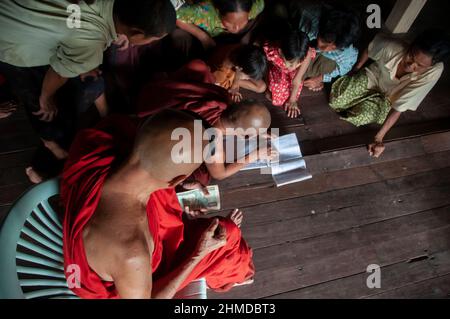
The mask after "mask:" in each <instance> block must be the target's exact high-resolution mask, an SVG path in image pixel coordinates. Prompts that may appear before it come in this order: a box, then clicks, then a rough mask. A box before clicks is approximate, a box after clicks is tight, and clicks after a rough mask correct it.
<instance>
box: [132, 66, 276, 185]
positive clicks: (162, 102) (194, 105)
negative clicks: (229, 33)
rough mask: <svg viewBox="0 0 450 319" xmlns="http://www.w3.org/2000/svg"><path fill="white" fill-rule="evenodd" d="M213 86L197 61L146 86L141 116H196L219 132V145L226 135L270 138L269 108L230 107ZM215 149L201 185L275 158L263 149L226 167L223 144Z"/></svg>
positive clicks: (253, 104)
mask: <svg viewBox="0 0 450 319" xmlns="http://www.w3.org/2000/svg"><path fill="white" fill-rule="evenodd" d="M214 83H215V79H214V75H213V74H212V73H211V71H210V69H209V67H208V66H207V65H206V64H205V63H204V62H202V61H199V60H194V61H192V62H190V63H189V64H187V65H186V66H185V67H183V68H182V69H181V70H179V71H177V72H176V73H175V74H173V75H171V77H170V78H169V79H165V80H159V81H154V82H150V83H148V84H147V85H145V86H144V87H143V90H142V93H141V94H140V96H139V98H138V115H139V117H141V118H145V117H146V116H149V115H151V114H154V113H155V112H157V111H159V110H161V109H165V108H172V109H178V110H185V111H188V112H191V113H195V114H197V116H198V117H199V118H201V119H202V120H204V121H205V122H206V125H207V126H208V125H209V126H211V127H213V128H214V129H216V133H215V134H214V135H215V136H216V141H222V140H223V138H224V136H226V135H235V136H239V137H244V136H243V135H245V136H247V137H248V136H249V135H250V136H252V137H255V136H256V135H259V134H262V135H265V136H267V137H268V138H269V135H268V134H266V132H267V130H268V128H269V127H270V124H271V115H270V112H269V110H268V109H267V107H266V106H265V105H264V104H263V103H262V102H259V101H256V100H243V101H241V102H238V103H232V104H231V105H230V99H229V95H228V92H227V91H226V90H225V89H223V88H222V87H219V86H217V85H215V84H214ZM252 132H253V133H252ZM215 145H216V147H215V148H214V149H213V151H214V152H213V154H212V157H211V160H209V161H208V163H206V166H202V167H201V168H200V169H199V170H197V171H196V172H195V174H194V177H195V179H196V181H198V182H200V184H203V185H206V184H208V183H209V181H210V178H211V177H212V178H214V179H217V180H222V179H224V178H227V177H230V176H232V175H234V174H236V173H237V172H238V171H239V170H241V169H242V168H243V167H244V166H245V165H247V164H248V163H251V162H254V161H256V160H258V159H271V158H273V157H275V156H276V152H275V151H274V150H272V149H271V148H270V147H265V146H264V145H263V146H262V147H261V148H259V149H257V150H255V151H254V152H253V153H251V154H249V155H248V156H247V157H246V158H245V161H239V162H234V163H226V161H225V154H224V150H223V143H216V144H215Z"/></svg>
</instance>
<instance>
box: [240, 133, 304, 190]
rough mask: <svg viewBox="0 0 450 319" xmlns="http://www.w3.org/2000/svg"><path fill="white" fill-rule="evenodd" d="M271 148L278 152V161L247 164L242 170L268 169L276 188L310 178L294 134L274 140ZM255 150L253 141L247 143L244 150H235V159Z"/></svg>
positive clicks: (255, 146)
mask: <svg viewBox="0 0 450 319" xmlns="http://www.w3.org/2000/svg"><path fill="white" fill-rule="evenodd" d="M271 146H272V147H273V148H275V149H276V150H277V151H278V154H279V155H278V159H276V160H273V161H271V162H268V161H256V162H253V163H250V164H248V165H247V166H246V167H245V168H243V169H242V170H253V169H263V170H264V169H270V173H271V174H272V177H273V179H274V181H275V184H276V185H277V187H280V186H284V185H288V184H292V183H297V182H301V181H304V180H306V179H310V178H312V175H311V174H309V172H308V170H307V169H306V162H305V160H304V159H303V155H302V152H301V150H300V145H299V143H298V140H297V136H296V135H295V134H294V133H293V134H288V135H283V136H280V137H278V138H276V139H274V140H273V141H272V142H271ZM256 148H257V143H256V142H255V141H254V140H249V141H247V142H246V143H245V149H240V150H237V152H238V157H237V158H242V157H244V156H245V155H246V154H249V153H250V152H252V151H254V150H255V149H256Z"/></svg>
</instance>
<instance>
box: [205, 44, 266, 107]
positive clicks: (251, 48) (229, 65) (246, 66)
mask: <svg viewBox="0 0 450 319" xmlns="http://www.w3.org/2000/svg"><path fill="white" fill-rule="evenodd" d="M209 64H210V66H211V69H212V71H213V75H214V77H215V83H216V85H219V86H221V87H223V88H224V89H226V90H228V92H229V93H230V95H231V98H232V100H233V101H234V102H239V101H241V100H242V94H241V93H240V92H239V89H240V88H241V87H242V88H244V89H247V90H250V91H254V92H257V93H263V92H265V91H266V84H265V82H264V80H263V78H264V77H265V75H266V71H267V59H266V56H265V54H264V51H263V50H262V49H261V48H259V47H257V46H255V45H242V46H240V45H237V46H236V45H232V46H226V47H222V48H221V49H220V50H218V52H217V54H214V55H213V57H212V58H211V59H210V61H209Z"/></svg>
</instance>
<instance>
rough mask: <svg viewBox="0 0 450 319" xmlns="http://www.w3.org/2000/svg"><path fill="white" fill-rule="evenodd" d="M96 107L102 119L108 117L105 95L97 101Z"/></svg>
mask: <svg viewBox="0 0 450 319" xmlns="http://www.w3.org/2000/svg"><path fill="white" fill-rule="evenodd" d="M95 107H96V108H97V111H98V113H99V114H100V117H105V116H106V115H108V111H109V109H108V104H107V103H106V97H105V94H104V93H103V94H102V95H100V96H99V97H98V98H97V99H96V100H95Z"/></svg>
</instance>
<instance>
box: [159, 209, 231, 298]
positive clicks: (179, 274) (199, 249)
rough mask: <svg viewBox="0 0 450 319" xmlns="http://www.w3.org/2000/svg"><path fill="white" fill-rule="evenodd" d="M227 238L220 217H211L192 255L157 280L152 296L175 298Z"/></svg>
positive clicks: (223, 244)
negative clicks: (194, 272) (220, 224)
mask: <svg viewBox="0 0 450 319" xmlns="http://www.w3.org/2000/svg"><path fill="white" fill-rule="evenodd" d="M226 238H227V234H226V230H225V228H223V227H220V226H219V219H218V218H213V219H211V222H210V224H209V226H208V228H206V229H205V231H204V232H203V234H202V235H201V236H200V238H199V241H198V242H197V246H196V248H195V250H194V252H193V253H192V255H191V256H190V257H189V256H188V257H187V259H186V260H185V261H184V262H182V263H181V265H180V266H179V267H178V268H176V269H175V270H174V271H172V272H171V273H169V274H167V275H166V276H164V277H163V278H161V279H159V280H158V281H156V282H155V285H154V289H153V292H152V297H153V298H165V299H167V298H173V297H174V296H175V294H176V292H177V291H178V290H179V288H180V287H181V285H182V284H183V283H184V282H185V281H186V279H187V278H188V276H189V275H190V274H191V272H192V271H193V270H194V268H195V267H196V266H197V265H198V264H199V263H200V261H202V260H203V259H204V258H205V257H206V256H207V255H208V254H209V253H211V252H213V251H214V250H216V249H219V248H221V247H223V246H225V244H226V242H227V240H226Z"/></svg>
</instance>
